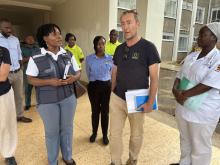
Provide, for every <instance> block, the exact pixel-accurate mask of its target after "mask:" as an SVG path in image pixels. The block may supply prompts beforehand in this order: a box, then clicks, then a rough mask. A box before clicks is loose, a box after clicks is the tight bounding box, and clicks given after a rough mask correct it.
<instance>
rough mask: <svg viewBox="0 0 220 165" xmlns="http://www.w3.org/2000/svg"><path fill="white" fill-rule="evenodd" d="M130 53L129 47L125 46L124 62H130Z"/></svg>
mask: <svg viewBox="0 0 220 165" xmlns="http://www.w3.org/2000/svg"><path fill="white" fill-rule="evenodd" d="M128 53H129V47H127V46H125V49H124V54H123V60H128V57H129V55H128Z"/></svg>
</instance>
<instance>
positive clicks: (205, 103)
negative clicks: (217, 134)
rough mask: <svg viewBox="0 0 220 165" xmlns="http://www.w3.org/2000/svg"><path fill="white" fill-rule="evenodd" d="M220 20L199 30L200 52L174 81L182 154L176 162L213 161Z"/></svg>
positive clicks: (199, 164) (219, 110) (219, 97)
mask: <svg viewBox="0 0 220 165" xmlns="http://www.w3.org/2000/svg"><path fill="white" fill-rule="evenodd" d="M218 40H220V23H216V22H215V23H210V24H207V25H206V26H204V27H202V28H201V29H200V31H199V37H198V45H199V46H200V47H201V48H202V50H201V51H199V52H192V53H191V54H189V55H188V56H187V57H186V59H185V61H184V64H183V66H182V68H181V70H180V71H179V72H178V73H177V76H176V80H175V82H174V85H173V94H174V96H175V99H176V101H177V107H176V119H177V124H178V128H179V132H180V149H181V157H180V161H179V163H176V164H172V165H209V164H210V161H211V153H212V141H211V138H212V135H213V132H214V130H215V128H216V125H217V123H218V119H219V117H220V83H219V82H220V51H219V50H218V49H217V48H216V47H215V45H216V42H217V41H218Z"/></svg>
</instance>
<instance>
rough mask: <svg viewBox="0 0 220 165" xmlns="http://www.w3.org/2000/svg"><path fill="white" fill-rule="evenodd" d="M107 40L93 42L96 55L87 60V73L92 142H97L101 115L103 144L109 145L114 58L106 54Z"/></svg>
mask: <svg viewBox="0 0 220 165" xmlns="http://www.w3.org/2000/svg"><path fill="white" fill-rule="evenodd" d="M105 42H106V40H105V38H104V37H103V36H96V37H95V38H94V40H93V44H94V50H95V53H93V54H91V55H89V56H87V58H86V73H87V76H88V79H89V85H88V95H89V100H90V103H91V108H92V131H93V132H92V135H91V136H90V142H91V143H93V142H95V139H96V136H97V131H98V126H99V116H100V113H101V126H102V134H103V144H104V145H108V143H109V140H108V136H107V134H108V124H109V100H110V94H111V72H112V65H113V62H112V57H111V56H109V55H107V54H105Z"/></svg>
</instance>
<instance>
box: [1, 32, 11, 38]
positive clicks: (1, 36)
mask: <svg viewBox="0 0 220 165" xmlns="http://www.w3.org/2000/svg"><path fill="white" fill-rule="evenodd" d="M0 37H1V38H5V39H8V38H12V37H14V36H13V35H10V36H9V37H5V36H3V35H2V33H0Z"/></svg>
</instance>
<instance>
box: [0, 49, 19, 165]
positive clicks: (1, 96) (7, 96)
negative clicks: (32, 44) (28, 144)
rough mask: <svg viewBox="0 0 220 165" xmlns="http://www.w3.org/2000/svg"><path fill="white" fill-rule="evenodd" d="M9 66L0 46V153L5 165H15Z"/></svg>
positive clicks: (15, 122) (5, 54)
mask: <svg viewBox="0 0 220 165" xmlns="http://www.w3.org/2000/svg"><path fill="white" fill-rule="evenodd" d="M10 65H11V60H10V55H9V51H8V50H7V49H6V48H4V47H1V46H0V116H1V120H0V153H1V154H2V155H3V157H4V158H5V161H6V164H7V165H16V164H17V163H16V161H15V158H14V157H13V154H14V153H15V149H16V145H17V121H16V110H15V104H14V94H13V90H12V89H11V84H10V83H9V80H8V74H9V71H10Z"/></svg>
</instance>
